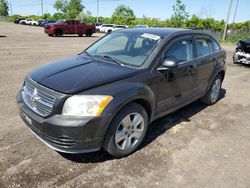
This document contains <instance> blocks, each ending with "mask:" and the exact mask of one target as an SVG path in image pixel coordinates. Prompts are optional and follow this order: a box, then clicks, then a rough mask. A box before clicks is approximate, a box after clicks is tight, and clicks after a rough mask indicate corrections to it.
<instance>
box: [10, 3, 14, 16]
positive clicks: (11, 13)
mask: <svg viewBox="0 0 250 188" xmlns="http://www.w3.org/2000/svg"><path fill="white" fill-rule="evenodd" d="M10 15H11V16H12V15H13V12H12V5H11V2H10Z"/></svg>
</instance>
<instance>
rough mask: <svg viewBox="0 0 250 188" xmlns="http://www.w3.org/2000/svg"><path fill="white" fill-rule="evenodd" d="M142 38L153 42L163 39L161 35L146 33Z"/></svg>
mask: <svg viewBox="0 0 250 188" xmlns="http://www.w3.org/2000/svg"><path fill="white" fill-rule="evenodd" d="M141 37H144V38H148V39H153V40H159V39H160V38H161V37H160V36H159V35H154V34H150V33H144V34H142V35H141Z"/></svg>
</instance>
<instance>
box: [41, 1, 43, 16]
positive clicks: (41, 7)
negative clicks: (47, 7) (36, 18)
mask: <svg viewBox="0 0 250 188" xmlns="http://www.w3.org/2000/svg"><path fill="white" fill-rule="evenodd" d="M41 9H42V14H41V16H43V0H41Z"/></svg>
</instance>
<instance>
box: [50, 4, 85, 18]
mask: <svg viewBox="0 0 250 188" xmlns="http://www.w3.org/2000/svg"><path fill="white" fill-rule="evenodd" d="M53 7H54V8H55V9H56V10H57V11H58V12H62V13H64V14H65V18H71V19H75V18H79V15H80V13H81V12H82V11H83V9H84V8H85V7H84V6H83V5H82V3H81V0H56V2H55V3H54V5H53Z"/></svg>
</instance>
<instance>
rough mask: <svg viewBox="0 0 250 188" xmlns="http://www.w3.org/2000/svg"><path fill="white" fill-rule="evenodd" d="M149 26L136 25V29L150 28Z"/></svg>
mask: <svg viewBox="0 0 250 188" xmlns="http://www.w3.org/2000/svg"><path fill="white" fill-rule="evenodd" d="M148 27H149V26H148V25H136V26H135V28H148Z"/></svg>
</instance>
